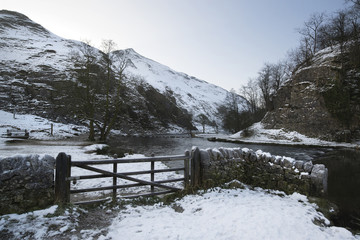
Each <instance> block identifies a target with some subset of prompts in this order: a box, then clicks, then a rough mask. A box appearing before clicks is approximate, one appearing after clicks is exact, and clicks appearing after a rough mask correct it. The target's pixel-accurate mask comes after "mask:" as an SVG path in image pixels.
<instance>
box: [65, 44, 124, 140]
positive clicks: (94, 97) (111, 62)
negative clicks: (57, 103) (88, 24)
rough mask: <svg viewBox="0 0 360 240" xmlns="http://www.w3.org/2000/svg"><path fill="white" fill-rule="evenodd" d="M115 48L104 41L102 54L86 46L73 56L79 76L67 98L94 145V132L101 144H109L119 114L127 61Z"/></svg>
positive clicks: (77, 75) (76, 77) (114, 45)
mask: <svg viewBox="0 0 360 240" xmlns="http://www.w3.org/2000/svg"><path fill="white" fill-rule="evenodd" d="M115 47H116V44H115V43H114V42H113V41H112V40H104V41H103V42H102V45H101V51H99V50H97V49H96V48H94V47H92V46H91V45H90V43H89V42H83V43H81V47H80V50H79V51H78V52H73V53H72V55H71V59H72V61H73V62H74V66H75V68H76V69H75V70H76V76H75V78H74V79H75V82H74V83H73V84H74V87H73V88H71V89H72V92H71V93H69V94H68V96H69V100H70V101H71V102H72V104H71V106H72V110H73V111H74V113H75V114H76V115H77V116H78V117H79V118H81V119H84V120H86V121H87V122H88V125H89V140H92V141H94V140H95V130H98V132H99V134H100V138H99V140H100V141H106V139H107V137H108V135H109V133H110V130H111V129H112V128H113V126H114V124H115V122H116V120H117V119H118V117H119V114H120V108H121V104H122V101H121V93H122V82H123V80H124V79H125V77H126V76H125V74H124V70H125V68H126V66H127V60H126V58H122V57H121V56H120V55H119V54H116V52H114V50H115Z"/></svg>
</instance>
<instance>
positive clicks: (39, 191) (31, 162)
mask: <svg viewBox="0 0 360 240" xmlns="http://www.w3.org/2000/svg"><path fill="white" fill-rule="evenodd" d="M54 166H55V159H54V158H53V157H51V156H48V155H45V156H43V157H40V156H39V155H15V156H12V157H6V158H0V214H6V213H14V212H16V213H21V212H27V211H29V210H32V209H37V208H44V207H47V206H49V205H51V204H53V203H54Z"/></svg>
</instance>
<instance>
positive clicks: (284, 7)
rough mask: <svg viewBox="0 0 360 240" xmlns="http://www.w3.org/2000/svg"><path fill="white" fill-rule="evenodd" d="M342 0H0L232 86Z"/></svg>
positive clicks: (279, 54) (77, 34)
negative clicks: (311, 18) (306, 23)
mask: <svg viewBox="0 0 360 240" xmlns="http://www.w3.org/2000/svg"><path fill="white" fill-rule="evenodd" d="M343 5H344V0H253V1H249V0H101V1H100V0H61V1H60V0H0V9H6V10H12V11H17V12H20V13H23V14H25V15H26V16H28V17H29V18H30V19H32V20H33V21H35V22H37V23H39V24H41V25H43V26H44V27H45V28H47V29H48V30H50V31H51V32H53V33H55V34H57V35H59V36H61V37H64V38H69V39H74V40H85V39H87V40H90V41H91V42H92V44H93V45H94V46H95V47H99V46H100V43H101V41H102V40H103V39H112V40H113V41H115V42H116V43H117V45H118V48H119V49H125V48H133V49H134V50H135V51H137V52H138V53H139V54H141V55H143V56H145V57H147V58H150V59H153V60H155V61H157V62H160V63H162V64H164V65H167V66H169V67H170V68H172V69H174V70H176V71H180V72H184V73H187V74H189V75H192V76H195V77H197V78H199V79H202V80H205V81H208V82H211V83H214V84H216V85H218V86H221V87H223V88H225V89H228V90H230V89H231V88H234V89H236V90H237V89H239V88H240V87H241V85H243V84H246V82H247V81H248V79H249V78H250V77H256V76H257V72H258V71H259V70H260V68H261V67H262V66H263V64H264V63H265V62H271V63H275V62H277V61H278V60H280V59H282V58H284V57H285V55H286V53H287V51H288V50H290V49H292V48H295V47H297V45H298V39H299V35H298V33H297V32H296V30H295V29H296V28H298V27H301V26H302V24H303V22H304V21H306V20H307V19H308V18H309V16H310V14H312V13H315V12H327V13H332V12H334V11H336V10H339V9H341V8H343Z"/></svg>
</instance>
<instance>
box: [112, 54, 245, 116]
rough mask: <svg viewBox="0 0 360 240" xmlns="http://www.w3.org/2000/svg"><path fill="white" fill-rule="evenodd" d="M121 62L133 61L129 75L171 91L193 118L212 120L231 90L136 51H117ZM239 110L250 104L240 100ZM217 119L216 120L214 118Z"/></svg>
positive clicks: (162, 89) (127, 70)
mask: <svg viewBox="0 0 360 240" xmlns="http://www.w3.org/2000/svg"><path fill="white" fill-rule="evenodd" d="M116 53H117V54H119V55H120V56H121V58H122V59H124V58H125V59H128V60H130V61H131V63H130V64H128V67H127V69H126V72H127V74H128V75H133V76H139V77H140V78H142V79H143V80H145V81H146V82H148V83H149V84H150V85H152V86H153V87H155V88H156V89H158V90H159V91H160V92H163V93H164V92H171V93H173V96H174V97H175V98H176V101H177V103H178V104H179V105H180V106H181V107H182V108H184V109H187V110H190V111H192V112H193V113H194V115H195V116H196V115H198V114H201V113H203V114H205V115H207V116H208V117H210V118H212V117H214V116H216V114H217V108H218V107H219V106H220V105H222V104H224V103H225V101H226V99H225V98H226V96H227V94H228V91H227V90H225V89H223V88H221V87H218V86H216V85H213V84H210V83H208V82H206V81H203V80H200V79H197V78H196V77H193V76H189V75H187V74H185V73H181V72H176V71H175V70H173V69H171V68H169V67H167V66H165V65H163V64H160V63H158V62H156V61H153V60H151V59H149V58H146V57H144V56H141V55H140V54H138V53H137V52H135V51H134V50H133V49H131V48H130V49H126V50H120V51H117V52H116ZM239 99H240V101H239V109H244V108H245V107H246V105H247V102H246V101H245V100H244V99H242V98H240V97H239ZM214 120H216V118H215V119H214Z"/></svg>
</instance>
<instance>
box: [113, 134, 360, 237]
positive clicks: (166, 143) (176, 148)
mask: <svg viewBox="0 0 360 240" xmlns="http://www.w3.org/2000/svg"><path fill="white" fill-rule="evenodd" d="M109 145H110V151H111V153H113V154H114V153H117V154H118V155H119V154H120V155H121V154H123V153H124V152H132V153H141V154H144V155H145V156H150V155H151V154H154V155H155V156H163V155H174V154H183V153H184V152H185V151H186V150H191V148H192V147H193V146H197V147H199V148H201V149H206V148H219V147H228V148H236V147H240V148H249V149H253V150H254V151H256V150H258V149H261V150H262V151H264V152H269V153H271V154H272V155H279V156H287V157H292V158H295V159H296V160H305V161H313V163H323V164H325V166H326V167H327V168H328V170H329V177H328V196H327V197H328V199H329V200H330V201H332V202H334V203H335V204H336V205H337V206H338V207H339V211H340V212H339V214H338V216H337V218H336V219H332V220H333V221H334V223H335V225H337V226H342V227H347V228H349V229H352V230H355V231H360V151H359V150H352V149H334V148H330V147H327V148H323V147H298V146H277V145H260V144H239V143H226V142H210V141H207V140H206V139H205V138H164V137H162V138H149V137H113V138H111V139H110V141H109ZM177 164H181V163H174V165H173V166H170V167H177V166H176V165H177Z"/></svg>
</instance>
